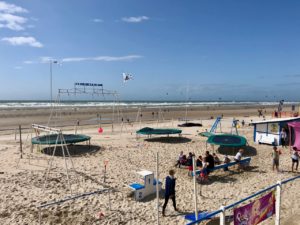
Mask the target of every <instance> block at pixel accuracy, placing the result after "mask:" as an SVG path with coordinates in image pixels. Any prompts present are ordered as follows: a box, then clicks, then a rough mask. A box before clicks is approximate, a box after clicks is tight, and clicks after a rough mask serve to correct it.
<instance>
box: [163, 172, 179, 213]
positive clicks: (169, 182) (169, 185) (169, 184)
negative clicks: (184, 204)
mask: <svg viewBox="0 0 300 225" xmlns="http://www.w3.org/2000/svg"><path fill="white" fill-rule="evenodd" d="M174 174H175V171H174V170H170V171H169V176H167V177H166V187H165V188H166V190H165V203H164V205H163V210H162V215H163V216H165V210H166V207H167V204H168V201H169V199H170V198H171V199H172V201H173V207H174V210H175V211H178V210H177V208H176V199H175V185H176V178H175V177H174Z"/></svg>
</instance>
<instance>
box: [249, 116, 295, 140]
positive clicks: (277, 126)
mask: <svg viewBox="0 0 300 225" xmlns="http://www.w3.org/2000/svg"><path fill="white" fill-rule="evenodd" d="M292 121H300V117H289V118H276V119H271V120H261V121H255V122H252V123H251V124H253V125H254V134H253V139H254V142H256V143H258V144H270V145H275V146H277V145H281V141H280V131H281V130H282V128H285V129H286V131H287V132H288V127H287V123H289V122H292ZM288 135H289V134H288Z"/></svg>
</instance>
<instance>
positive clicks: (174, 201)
mask: <svg viewBox="0 0 300 225" xmlns="http://www.w3.org/2000/svg"><path fill="white" fill-rule="evenodd" d="M169 198H171V199H172V201H173V207H174V209H175V210H176V199H175V195H171V196H165V203H164V205H163V211H165V209H166V207H167V204H168V202H169Z"/></svg>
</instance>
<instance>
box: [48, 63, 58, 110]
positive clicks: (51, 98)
mask: <svg viewBox="0 0 300 225" xmlns="http://www.w3.org/2000/svg"><path fill="white" fill-rule="evenodd" d="M49 64H50V101H51V104H52V102H53V97H52V64H58V61H57V60H53V59H50V60H49Z"/></svg>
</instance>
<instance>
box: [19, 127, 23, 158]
mask: <svg viewBox="0 0 300 225" xmlns="http://www.w3.org/2000/svg"><path fill="white" fill-rule="evenodd" d="M19 135H20V152H21V156H20V158H21V159H22V158H23V149H22V127H21V125H19Z"/></svg>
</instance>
